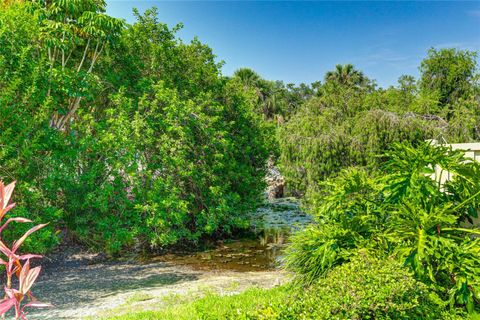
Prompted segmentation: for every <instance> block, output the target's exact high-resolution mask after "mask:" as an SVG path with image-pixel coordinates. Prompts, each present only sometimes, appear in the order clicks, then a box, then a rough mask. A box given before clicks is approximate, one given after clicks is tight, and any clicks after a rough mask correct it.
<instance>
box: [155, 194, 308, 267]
mask: <svg viewBox="0 0 480 320" xmlns="http://www.w3.org/2000/svg"><path fill="white" fill-rule="evenodd" d="M256 214H258V216H257V218H256V222H258V224H257V225H256V226H255V232H254V233H253V234H252V235H250V236H249V237H246V238H242V239H235V240H228V241H219V242H217V243H215V244H213V245H210V246H209V247H208V248H207V249H206V250H203V251H200V252H195V253H191V252H184V253H178V252H176V253H171V254H165V255H162V256H157V257H153V258H151V257H150V258H149V259H148V261H152V260H153V261H164V262H168V263H172V264H177V265H186V266H189V267H191V268H194V269H196V270H231V271H242V272H248V271H264V270H271V269H274V268H277V267H278V266H279V264H280V257H281V255H282V251H283V249H284V248H285V245H286V244H287V241H288V236H289V234H290V233H291V232H292V229H295V228H298V227H299V226H302V225H305V224H307V223H308V222H309V218H308V217H306V215H305V214H304V213H303V212H301V211H300V209H299V208H298V204H297V203H293V202H286V201H285V200H283V201H282V202H278V203H273V204H272V203H270V204H269V205H268V206H266V207H263V208H260V209H259V210H258V211H257V213H256Z"/></svg>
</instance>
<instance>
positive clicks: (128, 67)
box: [0, 0, 272, 253]
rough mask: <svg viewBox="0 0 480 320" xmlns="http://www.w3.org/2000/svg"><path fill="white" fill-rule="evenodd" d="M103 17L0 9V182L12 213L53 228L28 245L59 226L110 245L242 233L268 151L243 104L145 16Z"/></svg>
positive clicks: (189, 48) (74, 11)
mask: <svg viewBox="0 0 480 320" xmlns="http://www.w3.org/2000/svg"><path fill="white" fill-rule="evenodd" d="M104 11H105V2H103V1H92V0H82V1H77V2H75V3H69V2H65V1H49V2H29V1H27V2H26V3H25V4H13V5H11V6H7V7H6V8H2V10H1V11H0V41H1V43H2V46H1V47H0V88H2V90H1V92H0V117H1V119H2V121H0V145H1V148H0V160H1V163H2V167H1V168H0V178H1V177H4V178H7V177H8V179H18V180H19V181H21V182H20V183H19V186H18V195H19V199H21V200H20V201H19V203H18V209H17V212H16V213H17V214H21V215H24V216H26V217H29V218H31V219H33V220H35V221H47V220H48V221H51V222H52V223H51V224H50V225H49V227H48V228H45V229H44V230H42V231H40V232H39V233H38V234H36V235H35V236H36V238H32V241H31V242H30V243H27V245H28V244H30V245H32V246H35V247H36V248H35V249H36V250H37V251H45V250H48V249H49V248H51V247H52V246H54V245H55V244H56V243H57V242H58V241H59V240H58V236H59V235H60V232H61V231H63V230H65V229H66V230H67V232H66V233H67V234H68V235H69V236H71V237H73V238H74V239H77V240H79V241H81V242H82V243H84V244H87V245H89V246H91V247H94V248H96V249H101V248H104V249H106V250H107V251H108V252H110V253H116V252H119V251H120V250H121V249H122V248H125V247H129V246H133V245H140V246H141V247H143V248H151V247H159V246H166V245H171V244H175V243H178V242H181V241H193V242H195V241H198V240H199V239H201V238H202V237H208V236H210V237H212V236H218V235H222V234H228V233H232V232H233V231H234V230H235V229H238V228H245V227H247V226H248V219H247V216H246V212H247V211H249V210H251V209H252V208H254V207H255V206H256V205H257V204H258V203H259V200H260V197H261V195H262V191H263V188H264V170H265V165H266V159H267V157H268V155H269V154H270V148H271V145H272V141H271V140H272V139H271V138H270V137H271V136H272V135H271V134H270V129H269V127H268V126H267V125H265V124H264V122H263V121H262V119H261V117H260V115H258V114H257V113H256V112H255V106H254V104H253V100H254V98H253V97H252V95H251V94H250V93H249V92H245V91H244V90H243V88H242V86H241V85H240V84H239V83H238V81H236V80H229V79H226V78H224V77H222V76H221V73H220V67H221V64H219V63H217V62H215V55H214V54H213V53H212V50H211V49H210V48H209V47H208V46H206V45H204V44H202V43H201V42H199V41H198V40H194V41H192V42H191V43H183V42H182V41H181V40H179V39H178V37H177V36H176V31H177V30H178V29H179V28H180V26H177V27H175V28H173V29H170V28H168V27H167V26H166V25H165V24H162V23H160V22H159V21H158V17H157V12H156V10H154V9H152V10H147V11H146V12H145V14H144V15H139V14H138V13H137V22H136V23H135V24H133V25H131V26H130V25H124V24H123V23H122V22H121V21H119V20H117V19H114V18H112V17H109V16H107V15H105V14H104ZM3 44H5V45H3ZM22 231H25V230H18V232H22ZM15 232H17V230H16V231H15ZM7 236H9V235H7ZM11 236H12V237H13V236H15V235H11Z"/></svg>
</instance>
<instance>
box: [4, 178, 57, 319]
mask: <svg viewBox="0 0 480 320" xmlns="http://www.w3.org/2000/svg"><path fill="white" fill-rule="evenodd" d="M14 188H15V182H12V183H10V184H9V185H7V186H5V185H4V184H3V182H2V181H0V225H1V227H0V252H1V253H2V254H3V255H4V256H5V257H6V259H2V258H0V264H2V265H4V266H5V272H6V284H4V291H5V295H4V298H3V299H2V300H0V315H1V316H2V318H4V317H5V313H6V312H8V311H9V310H10V309H14V311H15V319H16V320H17V319H22V320H26V319H27V318H26V315H27V313H26V311H25V309H26V308H29V307H36V308H44V307H50V306H51V305H50V304H48V303H42V302H39V301H37V299H36V298H35V297H34V296H33V295H32V293H31V291H30V290H31V288H32V285H33V284H34V282H35V280H37V278H38V275H39V274H40V270H41V267H35V268H30V259H34V258H41V257H42V256H40V255H36V254H19V253H17V252H18V249H19V248H20V246H21V245H22V243H23V242H24V241H25V239H27V237H28V236H29V235H30V234H32V233H33V232H35V231H37V230H39V229H41V228H43V227H45V226H46V224H39V225H37V226H35V227H33V228H31V229H29V230H28V231H27V232H26V233H25V234H24V235H23V236H22V237H21V238H19V239H18V240H15V241H14V242H13V244H12V245H11V246H10V247H9V246H7V245H6V244H5V243H4V242H3V239H2V231H3V230H4V229H5V228H6V227H7V226H8V225H9V224H10V223H11V222H19V223H28V222H32V221H31V220H29V219H26V218H22V217H14V218H9V219H7V220H6V221H5V222H3V220H4V218H5V214H6V213H7V212H8V211H10V210H11V209H12V208H13V207H15V203H12V204H9V201H10V198H11V196H12V193H13V189H14ZM2 222H3V224H2ZM14 278H17V279H18V281H12V280H13V279H14ZM13 282H14V283H16V284H18V288H14V287H13Z"/></svg>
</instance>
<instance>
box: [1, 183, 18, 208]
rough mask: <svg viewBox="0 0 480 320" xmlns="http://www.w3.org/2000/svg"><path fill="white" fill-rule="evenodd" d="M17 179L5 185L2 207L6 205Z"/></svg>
mask: <svg viewBox="0 0 480 320" xmlns="http://www.w3.org/2000/svg"><path fill="white" fill-rule="evenodd" d="M16 183H17V181H13V182H12V183H10V184H9V185H8V186H6V187H5V193H4V195H3V209H5V207H6V206H7V204H8V202H9V201H10V198H11V197H12V193H13V189H15V184H16Z"/></svg>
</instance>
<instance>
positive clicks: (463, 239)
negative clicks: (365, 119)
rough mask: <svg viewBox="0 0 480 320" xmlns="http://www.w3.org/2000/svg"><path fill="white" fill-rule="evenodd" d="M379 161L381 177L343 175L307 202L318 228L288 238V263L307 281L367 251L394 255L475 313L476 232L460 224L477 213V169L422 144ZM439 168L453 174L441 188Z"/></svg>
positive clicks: (396, 149)
mask: <svg viewBox="0 0 480 320" xmlns="http://www.w3.org/2000/svg"><path fill="white" fill-rule="evenodd" d="M385 156H386V164H385V165H384V166H383V172H382V173H381V174H375V173H373V174H367V173H366V172H365V171H363V170H361V169H351V170H347V171H344V172H342V173H341V174H340V175H339V176H338V177H337V178H334V179H332V180H329V181H327V182H325V183H323V184H322V188H320V189H319V190H320V191H317V192H316V193H314V194H312V195H311V197H309V198H307V199H306V200H307V205H308V207H309V210H310V211H311V212H312V214H314V216H315V217H316V223H315V224H313V225H312V226H310V227H308V228H307V229H306V230H305V231H302V232H300V233H298V234H297V235H295V236H294V237H293V238H292V244H291V246H290V248H289V249H288V251H287V260H286V262H287V266H288V267H289V268H290V269H292V270H293V271H295V272H296V273H297V275H298V280H300V281H301V282H303V283H313V282H315V281H316V279H318V278H319V277H322V276H325V274H326V273H327V272H328V271H329V270H330V269H331V268H332V267H333V266H335V265H339V264H342V263H344V262H346V261H349V260H350V259H351V257H352V256H354V255H355V253H356V252H357V250H359V249H365V248H366V249H368V250H370V251H374V252H376V255H377V256H383V257H386V256H394V257H396V258H397V259H398V260H399V261H401V262H402V263H404V264H405V265H406V266H408V267H410V268H411V270H412V271H413V272H414V274H415V276H416V278H417V279H419V280H421V281H422V282H424V283H426V284H428V285H431V286H433V287H434V288H435V290H436V292H438V293H439V295H440V297H441V298H442V299H444V300H445V301H447V300H448V301H449V302H450V304H451V305H452V306H453V305H462V306H465V307H466V308H467V309H468V310H469V311H470V312H474V310H475V309H478V307H479V299H478V296H477V295H478V292H479V289H480V287H479V284H480V277H479V275H480V272H479V271H480V270H479V268H478V266H479V265H480V254H479V253H480V251H479V250H480V249H479V248H480V246H479V245H480V239H479V238H478V237H475V236H474V235H480V230H479V229H478V227H475V226H473V225H469V226H465V225H464V224H465V223H466V222H467V221H469V220H471V219H472V218H473V217H477V216H478V210H479V201H480V187H479V186H480V180H479V179H480V176H479V175H478V173H479V172H480V164H479V163H476V162H473V161H468V160H466V159H465V158H464V156H463V153H462V152H461V151H451V150H449V149H447V148H444V147H435V146H432V145H429V144H428V143H422V144H420V145H419V146H418V147H416V148H414V147H412V146H409V145H406V144H404V145H401V144H397V145H394V146H393V151H392V152H389V153H387V154H386V155H385ZM437 166H439V167H440V168H442V170H440V171H437V173H438V172H445V171H444V170H448V171H449V172H450V173H452V174H454V178H453V179H452V180H451V181H449V182H447V183H446V184H445V185H444V186H441V185H440V184H439V183H438V182H437V180H436V179H433V178H432V174H434V172H435V171H434V169H433V168H436V167H437ZM438 178H439V177H437V179H438Z"/></svg>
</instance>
